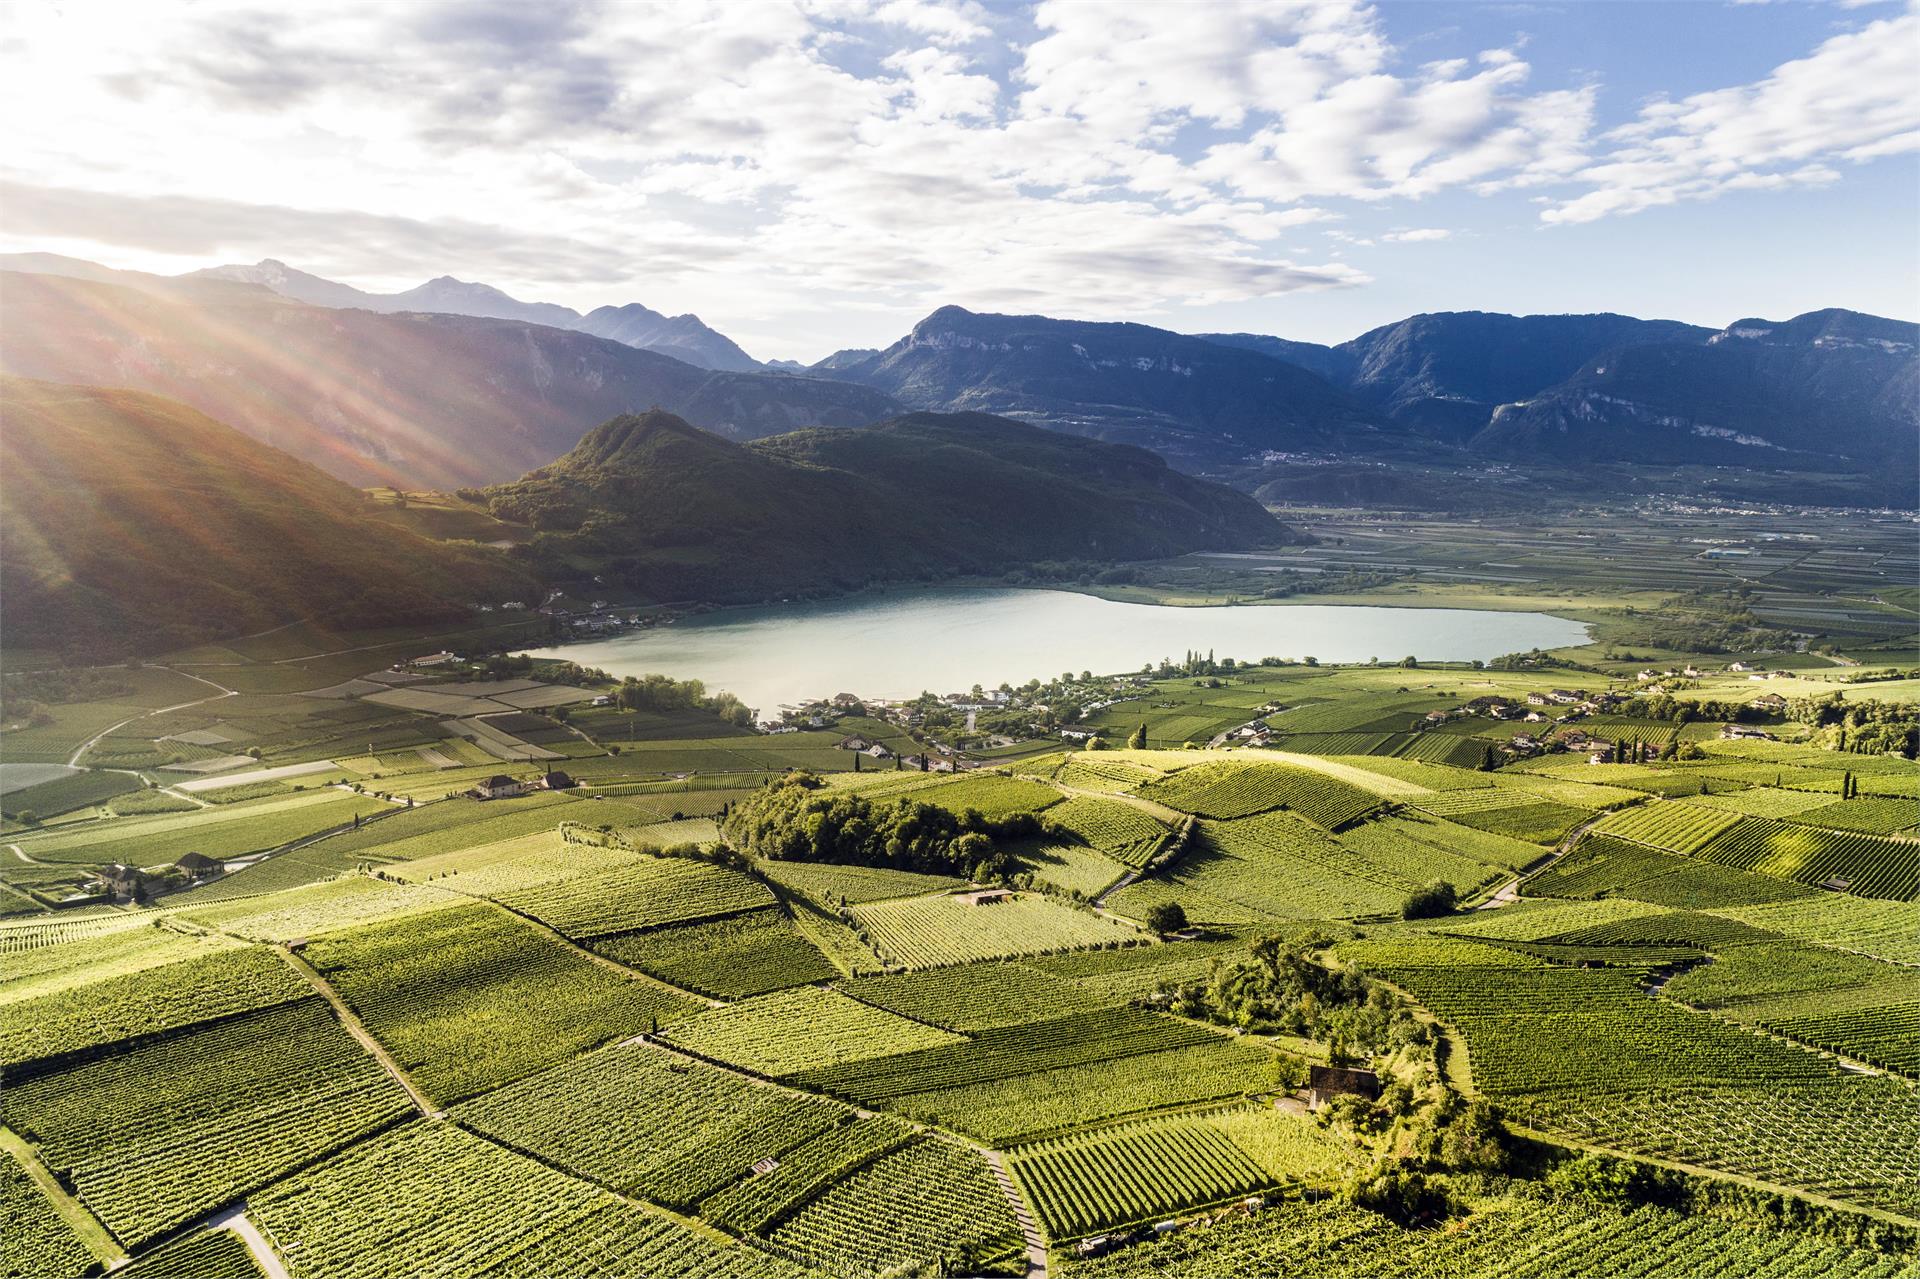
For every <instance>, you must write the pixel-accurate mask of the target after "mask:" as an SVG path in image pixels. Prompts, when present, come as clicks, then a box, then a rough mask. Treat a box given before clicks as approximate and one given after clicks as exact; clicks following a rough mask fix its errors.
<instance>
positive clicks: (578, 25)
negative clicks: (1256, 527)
mask: <svg viewBox="0 0 1920 1279" xmlns="http://www.w3.org/2000/svg"><path fill="white" fill-rule="evenodd" d="M0 130H3V131H4V136H5V139H6V143H7V145H6V146H5V147H4V148H0V251H29V250H40V251H49V252H58V253H66V254H71V255H73V256H76V257H84V258H88V259H91V260H93V261H96V262H102V263H105V264H107V265H111V266H118V267H127V268H134V269H140V270H148V271H160V272H166V273H175V272H180V271H187V270H192V269H195V268H199V267H204V266H212V265H217V264H221V263H232V262H253V261H256V260H259V259H262V258H268V257H272V258H277V259H280V260H282V261H285V262H287V263H288V264H290V265H292V266H295V267H298V268H300V269H302V270H306V271H311V272H313V273H315V274H318V275H323V276H326V277H328V278H331V279H337V280H343V281H346V282H348V283H351V284H355V285H358V286H359V287H362V288H366V289H372V290H378V291H392V290H399V289H404V288H408V287H411V286H413V285H415V284H418V283H420V282H421V281H422V280H425V279H428V278H431V277H434V276H440V275H453V276H456V277H458V278H460V279H465V280H482V281H485V282H487V283H490V284H493V285H495V286H497V287H500V288H503V289H505V290H506V291H508V292H509V293H512V294H513V295H514V296H516V297H520V298H523V299H526V300H529V301H550V302H559V303H563V304H566V305H569V306H572V307H575V308H576V309H579V310H583V311H584V310H588V309H591V308H592V307H595V306H600V305H607V304H614V305H618V304H622V303H626V302H634V301H638V302H644V303H645V304H647V305H648V306H651V307H653V308H655V309H656V310H661V311H666V312H669V313H680V312H686V311H691V312H695V313H697V314H699V315H700V316H701V317H702V318H703V319H704V320H706V321H707V322H708V323H709V324H711V325H713V326H714V327H716V328H718V329H720V330H721V331H723V332H725V333H727V334H728V335H730V336H732V337H733V338H734V339H735V340H737V341H739V342H740V343H741V344H742V345H744V346H745V347H746V348H747V350H748V351H749V352H751V353H752V354H754V355H756V356H758V357H761V358H768V359H770V358H785V359H801V360H806V361H811V360H814V359H817V358H819V357H821V356H823V355H826V354H827V353H829V352H830V351H833V350H836V349H839V348H842V347H864V346H885V345H887V344H888V343H890V342H892V341H894V340H895V339H897V338H898V337H900V336H901V335H902V334H904V333H905V332H906V331H907V330H908V329H909V328H910V327H911V326H912V324H913V323H914V321H916V320H917V319H919V318H920V317H922V316H924V315H925V314H927V313H928V312H929V311H932V310H933V309H935V308H936V307H938V306H942V305H948V304H956V305H960V306H965V307H969V308H971V309H974V310H985V311H1002V312H1018V313H1044V314H1048V315H1056V316H1063V317H1073V318H1080V319H1106V320H1132V321H1138V322H1141V323H1147V324H1154V325H1158V326H1161V327H1165V328H1171V329H1177V330H1180V331H1183V332H1209V331H1249V332H1261V333H1273V334H1277V335H1279V336H1282V337H1289V338H1295V339H1301V340H1310V341H1323V342H1338V341H1343V340H1345V339H1347V338H1350V337H1353V336H1355V335H1357V334H1358V333H1360V332H1363V331H1365V330H1366V329H1369V328H1372V327H1374V326H1376V325H1380V324H1385V323H1389V322H1391V321H1393V320H1396V319H1399V318H1402V317H1404V316H1406V315H1409V314H1413V313H1415V312H1420V311H1441V310H1498V311H1512V312H1575V311H1602V310H1609V311H1620V312H1625V313H1629V314H1635V315H1641V316H1649V317H1654V316H1657V317H1665V318H1673V319H1681V320H1688V321H1692V322H1694V323H1700V324H1708V325H1714V326H1720V325H1724V324H1726V323H1729V322H1731V321H1732V320H1735V319H1738V318H1742V317H1745V316H1763V317H1771V318H1785V317H1786V316H1789V315H1793V314H1797V313H1799V312H1802V311H1807V310H1813V309H1817V308H1820V307H1827V306H1844V307H1851V308H1855V309H1858V310H1864V311H1870V312H1874V313H1877V314H1882V315H1892V316H1896V317H1900V318H1906V319H1912V318H1920V10H1917V9H1916V8H1915V6H1914V5H1913V4H1910V3H1908V4H1903V3H1900V2H1899V0H1877V2H1876V0H1865V2H1862V0H1835V2H1831V3H1829V2H1816V0H1772V2H1768V0H1746V2H1733V0H1687V2H1680V0H1575V2H1572V3H1502V2H1495V0H1486V2H1484V3H1450V2H1448V0H1417V2H1412V3H1408V2H1404V0H1383V2H1381V3H1374V4H1364V3H1355V2H1350V0H1315V2H1314V3H1305V4H1289V3H1276V2H1274V0H1265V2H1261V3H1242V2H1240V0H1177V2H1163V0H1040V2H1039V3H999V2H994V3H984V2H981V0H716V2H712V3H709V2H708V0H672V2H671V3H653V2H651V0H627V2H625V3H593V2H588V0H542V2H541V3H526V2H524V0H467V2H461V3H437V2H434V0H371V2H368V0H326V2H325V3H303V4H293V5H288V4H284V3H278V4H270V3H258V2H253V0H134V2H132V3H110V2H108V0H98V2H95V0H7V3H5V4H4V5H0Z"/></svg>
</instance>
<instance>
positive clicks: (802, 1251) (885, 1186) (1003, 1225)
mask: <svg viewBox="0 0 1920 1279" xmlns="http://www.w3.org/2000/svg"><path fill="white" fill-rule="evenodd" d="M768 1237H769V1238H770V1239H771V1240H772V1242H773V1243H774V1244H776V1245H777V1246H779V1247H781V1248H783V1249H786V1250H788V1251H790V1252H791V1253H792V1254H793V1255H794V1256H796V1257H797V1258H799V1259H801V1260H803V1261H805V1262H806V1263H807V1264H809V1265H812V1266H816V1267H818V1268H819V1269H821V1270H823V1271H825V1272H826V1273H828V1274H830V1275H839V1276H846V1277H847V1279H864V1277H865V1276H869V1275H873V1274H877V1273H882V1272H886V1271H894V1270H905V1269H909V1268H914V1267H924V1266H926V1265H928V1263H929V1262H937V1263H940V1264H942V1265H943V1266H944V1267H945V1268H947V1269H948V1270H949V1272H950V1273H951V1272H954V1271H958V1272H960V1273H971V1272H973V1271H975V1270H976V1269H978V1267H979V1263H980V1262H981V1261H984V1260H987V1259H990V1258H994V1257H997V1256H999V1255H1000V1254H1001V1253H1004V1252H1010V1251H1012V1249H1013V1248H1014V1247H1015V1245H1016V1244H1017V1243H1018V1240H1019V1233H1018V1231H1017V1229H1016V1227H1015V1226H1014V1221H1013V1213H1012V1210H1011V1209H1009V1208H1008V1207H1007V1201H1006V1200H1005V1199H1003V1198H1001V1196H1000V1192H999V1190H998V1188H997V1187H996V1186H995V1185H994V1184H993V1180H992V1178H991V1176H990V1175H989V1174H988V1172H987V1168H986V1164H985V1161H984V1160H982V1159H981V1157H980V1156H979V1155H978V1154H977V1153H975V1152H974V1151H972V1150H969V1149H966V1148H965V1147H962V1146H958V1145H954V1144H952V1143H949V1142H945V1141H939V1140H924V1141H917V1142H914V1143H913V1144H912V1145H909V1146H907V1147H906V1148H905V1149H903V1150H900V1151H897V1152H895V1153H893V1154H890V1155H887V1156H884V1157H883V1158H881V1159H878V1160H876V1161H875V1162H873V1163H871V1164H868V1165H867V1166H866V1167H864V1168H862V1169H861V1170H860V1171H858V1172H857V1173H855V1174H854V1175H853V1176H851V1177H849V1178H847V1179H846V1180H844V1181H841V1182H838V1183H836V1184H835V1185H833V1186H831V1187H830V1188H828V1189H827V1190H826V1192H825V1193H823V1194H821V1195H820V1196H819V1197H818V1198H816V1199H814V1200H813V1201H812V1202H811V1203H809V1204H807V1205H806V1207H804V1208H802V1209H801V1210H800V1211H799V1212H797V1213H795V1214H793V1215H792V1216H791V1217H789V1218H788V1219H787V1220H786V1221H785V1222H784V1223H782V1224H781V1225H780V1226H779V1227H778V1228H776V1229H775V1230H774V1231H773V1233H772V1234H771V1235H770V1236H768Z"/></svg>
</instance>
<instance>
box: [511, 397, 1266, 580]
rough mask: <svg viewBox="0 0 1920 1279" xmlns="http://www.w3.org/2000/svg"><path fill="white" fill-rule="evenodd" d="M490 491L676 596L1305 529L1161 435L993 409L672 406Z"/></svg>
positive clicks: (564, 567) (584, 557)
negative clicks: (1081, 433) (1100, 432)
mask: <svg viewBox="0 0 1920 1279" xmlns="http://www.w3.org/2000/svg"><path fill="white" fill-rule="evenodd" d="M484 496H485V498H486V500H487V502H488V504H489V508H490V509H491V511H492V513H493V514H494V515H495V516H496V517H497V518H500V519H504V520H509V521H512V522H515V523H520V524H525V525H527V526H529V527H532V528H533V529H535V530H536V536H535V538H534V540H533V542H532V543H531V544H530V545H529V546H527V547H526V548H524V549H523V551H522V552H521V553H522V554H524V555H526V556H527V557H528V562H529V564H530V565H531V566H532V567H533V568H534V569H535V570H536V571H537V572H539V573H540V575H541V576H542V577H544V578H548V579H554V578H558V577H562V576H564V575H565V574H566V572H568V571H569V568H570V566H571V571H572V572H574V573H576V574H577V573H578V572H579V569H578V567H577V566H578V565H580V564H583V563H585V564H593V565H596V566H597V567H596V568H595V570H594V571H595V572H596V573H597V574H598V575H599V576H600V577H601V578H602V579H603V580H604V581H606V582H608V583H613V582H618V583H620V584H621V585H623V586H625V587H627V588H628V589H630V590H633V591H635V592H636V593H638V594H640V595H641V596H643V597H645V598H651V599H655V600H662V601H673V600H682V599H691V598H700V599H706V600H710V601H713V602H722V603H731V602H750V601H755V600H760V599H765V598H769V597H772V596H782V595H786V594H790V593H805V592H840V591H847V590H855V589H859V588H861V587H864V586H868V585H872V584H876V583H881V582H900V581H933V580H938V579H940V578H943V577H952V576H955V575H960V574H973V573H993V572H999V571H1004V570H1008V569H1012V568H1017V567H1023V566H1025V565H1028V564H1031V563H1035V562H1041V561H1068V560H1075V561H1086V560H1093V561H1097V562H1111V561H1121V560H1137V559H1149V558H1159V557H1162V556H1165V555H1174V554H1182V553H1185V552H1187V551H1191V550H1203V549H1207V550H1243V549H1250V548H1252V547H1255V546H1263V545H1282V544H1286V543H1289V542H1293V541H1297V540H1299V535H1298V534H1296V533H1295V532H1294V531H1293V530H1291V529H1289V528H1288V527H1287V526H1285V525H1284V524H1282V523H1280V522H1279V521H1278V520H1276V519H1275V518H1274V517H1273V516H1272V514H1271V513H1269V512H1268V511H1267V510H1266V509H1265V508H1263V507H1262V506H1261V505H1260V504H1259V503H1258V502H1255V501H1254V500H1253V499H1252V498H1250V497H1248V496H1246V495H1245V494H1243V493H1240V492H1238V491H1236V490H1233V489H1229V488H1227V487H1225V486H1224V485H1219V484H1214V483H1211V482H1209V481H1206V480H1201V479H1197V478H1195V477H1193V476H1190V475H1186V474H1183V473H1181V472H1179V471H1176V470H1174V469H1173V468H1171V467H1170V466H1168V465H1167V463H1166V462H1165V460H1164V459H1162V458H1160V457H1158V456H1157V455H1155V454H1153V453H1151V452H1148V451H1147V450H1144V449H1138V448H1133V447H1131V446H1126V445H1114V444H1106V443H1102V442H1099V441H1094V440H1087V439H1082V438H1080V437H1077V436H1072V435H1067V434H1063V433H1061V432H1056V431H1049V430H1046V429H1044V428H1041V427H1036V426H1031V425H1028V424H1026V423H1022V422H1017V421H1013V420H1011V419H1006V418H999V417H994V416H992V415H989V414H980V413H909V414H906V415H903V416H900V417H897V418H893V419H890V420H888V421H886V422H880V423H876V424H874V425H872V426H869V427H867V428H865V429H862V430H857V431H846V430H831V429H820V428H812V429H807V430H802V431H797V432H793V433H789V434H785V435H779V436H773V437H769V438H764V439H760V440H755V441H751V442H748V443H744V444H741V443H735V442H733V441H729V440H725V439H721V438H720V437H718V436H715V435H713V434H712V433H711V432H706V431H701V430H698V429H697V428H694V427H692V426H690V425H689V424H688V423H686V422H685V421H683V420H681V419H679V418H677V417H675V416H673V415H672V414H668V413H665V412H663V411H658V410H656V411H651V412H648V413H645V414H633V415H623V416H621V417H619V418H615V419H612V420H610V421H608V422H606V423H603V424H601V425H600V426H598V427H596V428H594V430H592V431H590V432H588V433H587V435H586V436H585V437H583V438H582V440H581V441H580V443H579V444H578V445H577V446H576V447H575V448H574V449H573V450H571V451H570V452H569V453H567V454H566V455H564V456H562V457H560V458H557V459H555V460H554V461H553V462H551V463H549V464H548V465H546V466H543V467H541V468H539V469H538V470H535V471H533V472H530V473H529V474H528V475H526V476H524V477H523V478H522V479H520V480H518V481H514V482H512V483H509V484H502V485H495V486H493V487H492V488H489V489H488V490H486V492H485V495H484Z"/></svg>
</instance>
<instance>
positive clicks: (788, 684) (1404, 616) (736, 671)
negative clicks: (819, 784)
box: [533, 589, 1587, 716]
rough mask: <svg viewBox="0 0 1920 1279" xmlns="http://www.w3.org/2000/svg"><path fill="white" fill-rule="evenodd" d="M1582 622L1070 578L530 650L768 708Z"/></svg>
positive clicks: (1553, 644)
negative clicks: (1172, 601)
mask: <svg viewBox="0 0 1920 1279" xmlns="http://www.w3.org/2000/svg"><path fill="white" fill-rule="evenodd" d="M1586 639H1587V628H1586V626H1585V625H1584V624H1582V623H1579V622H1570V621H1568V620H1567V619H1565V618H1562V617H1553V616H1550V615H1548V614H1545V613H1496V612H1480V611H1474V610H1468V609H1442V608H1365V607H1358V606H1354V605H1328V604H1287V605H1242V606H1230V607H1220V608H1176V607H1172V606H1168V605H1159V604H1120V603H1115V602H1114V601H1112V600H1103V599H1098V598H1095V597H1094V596H1091V595H1078V594H1074V593H1072V592H1070V591H1036V590H1011V589H999V590H951V589H949V590H925V591H894V592H887V593H878V592H873V593H868V594H864V595H857V596H852V597H849V598H846V599H839V600H829V601H825V602H816V603H805V604H779V605H769V606H765V607H759V608H737V609H725V610H721V611H718V612H713V613H704V614H701V615H699V616H697V617H690V618H683V619H682V620H680V621H678V622H675V623H673V624H672V625H669V626H659V627H654V628H652V629H650V630H643V631H632V632H629V633H627V634H625V635H621V636H619V637H617V638H613V639H604V640H585V641H581V642H579V643H574V644H566V645H561V646H559V647H554V648H543V649H537V650H534V654H533V655H534V656H535V657H552V658H564V659H566V660H568V661H574V662H578V663H580V664H581V665H582V666H596V667H599V668H600V669H602V670H604V671H606V672H608V673H609V674H612V675H615V676H626V675H645V674H649V673H653V672H657V673H659V674H662V675H670V676H672V677H674V678H675V679H690V678H697V679H699V680H701V681H703V682H704V683H705V684H706V686H707V688H708V689H709V690H710V691H714V692H718V691H721V690H724V691H727V692H730V693H733V694H734V695H736V696H737V697H739V698H740V700H741V701H743V702H745V703H747V705H749V706H752V707H753V708H755V710H757V711H758V712H759V713H760V714H761V715H763V716H765V715H769V714H770V713H771V712H772V711H773V710H774V709H775V708H777V707H780V706H784V705H790V704H793V703H796V702H801V701H805V700H808V699H811V698H816V697H827V696H831V695H832V694H834V693H858V694H860V695H861V696H863V697H889V698H894V697H913V696H915V695H917V694H919V693H921V692H925V691H932V692H935V693H950V692H954V691H957V690H960V689H966V688H971V687H972V686H973V685H975V684H980V685H983V686H985V687H987V688H993V687H995V686H997V685H998V684H1000V683H1001V682H1002V681H1003V680H1004V681H1007V682H1009V683H1013V684H1024V683H1026V681H1027V680H1029V679H1034V678H1042V679H1045V678H1051V677H1052V676H1055V675H1058V674H1060V673H1061V672H1062V671H1067V670H1072V671H1082V670H1091V671H1094V672H1096V673H1098V674H1112V673H1115V672H1120V671H1133V670H1138V669H1140V667H1141V665H1142V664H1143V663H1146V662H1158V661H1159V660H1160V659H1161V658H1163V657H1167V658H1173V659H1175V660H1178V659H1179V658H1180V657H1181V656H1182V655H1183V654H1185V653H1186V651H1187V650H1188V649H1197V650H1199V651H1201V652H1206V651H1208V650H1212V651H1213V652H1214V653H1215V654H1216V655H1217V656H1220V657H1233V658H1235V659H1239V660H1245V661H1257V660H1259V659H1260V658H1262V657H1293V658H1299V657H1306V656H1313V657H1317V658H1319V659H1320V660H1321V661H1323V662H1354V661H1360V662H1364V661H1366V660H1368V659H1369V658H1373V657H1378V658H1380V659H1381V660H1382V661H1396V662H1397V661H1399V660H1400V659H1401V658H1402V657H1405V656H1407V655H1408V654H1412V655H1413V656H1415V657H1419V658H1424V659H1427V660H1430V661H1468V660H1471V659H1473V658H1480V659H1482V660H1485V659H1487V658H1492V657H1498V656H1500V655H1501V654H1503V653H1512V652H1517V651H1521V650H1524V649H1530V648H1535V647H1539V648H1559V647H1563V646H1565V645H1569V644H1581V643H1584V642H1585V641H1586Z"/></svg>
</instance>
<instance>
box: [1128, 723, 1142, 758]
mask: <svg viewBox="0 0 1920 1279" xmlns="http://www.w3.org/2000/svg"><path fill="white" fill-rule="evenodd" d="M1127 749H1128V750H1135V751H1143V750H1145V749H1147V725H1146V721H1145V720H1142V721H1141V722H1140V727H1138V728H1136V729H1134V730H1133V736H1131V737H1129V738H1127Z"/></svg>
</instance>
